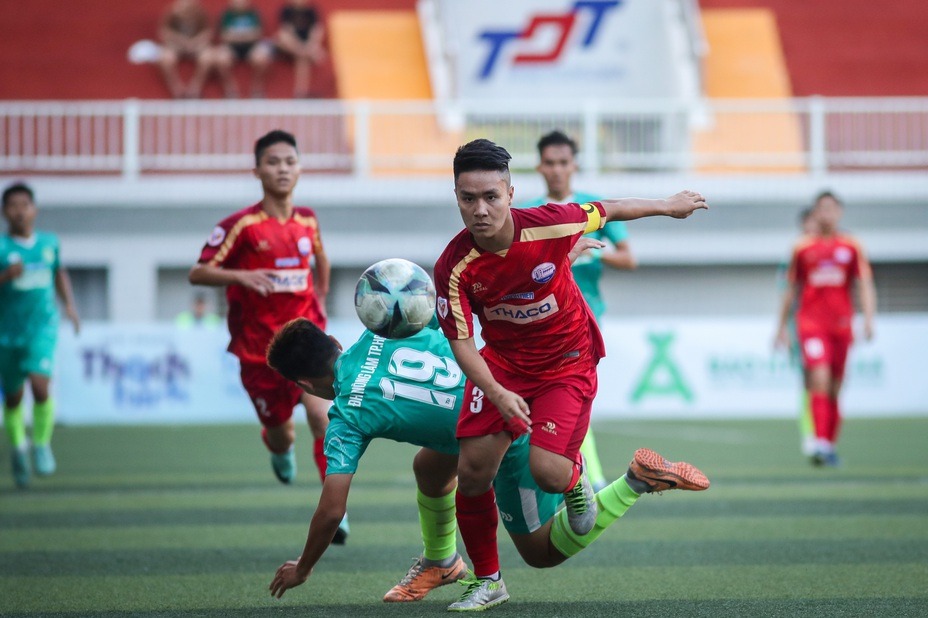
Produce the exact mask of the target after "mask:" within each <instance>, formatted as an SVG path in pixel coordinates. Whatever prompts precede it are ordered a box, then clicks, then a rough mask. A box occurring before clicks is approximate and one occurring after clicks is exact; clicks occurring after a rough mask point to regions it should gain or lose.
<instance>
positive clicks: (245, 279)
mask: <svg viewBox="0 0 928 618" xmlns="http://www.w3.org/2000/svg"><path fill="white" fill-rule="evenodd" d="M271 272H272V271H270V270H265V269H258V270H241V271H239V272H238V284H239V285H241V286H243V287H246V288H248V289H249V290H252V291H254V292H257V293H258V294H260V295H261V296H267V295H268V294H270V293H271V292H273V291H274V280H273V279H272V278H271Z"/></svg>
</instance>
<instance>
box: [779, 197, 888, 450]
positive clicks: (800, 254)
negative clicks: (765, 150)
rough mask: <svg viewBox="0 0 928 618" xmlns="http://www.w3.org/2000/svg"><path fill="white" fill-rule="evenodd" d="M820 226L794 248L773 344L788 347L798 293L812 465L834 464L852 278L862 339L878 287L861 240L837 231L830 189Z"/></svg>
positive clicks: (819, 202)
mask: <svg viewBox="0 0 928 618" xmlns="http://www.w3.org/2000/svg"><path fill="white" fill-rule="evenodd" d="M813 208H814V214H815V219H816V221H818V224H819V234H818V235H817V236H805V237H803V238H802V239H801V240H800V241H799V242H798V243H797V244H796V246H795V248H794V249H793V256H792V259H791V260H790V265H789V271H788V277H789V282H790V284H791V285H789V287H788V288H787V290H786V293H785V294H784V297H783V303H782V305H781V307H780V320H779V327H778V328H777V343H778V344H779V345H788V343H789V333H788V330H787V328H788V327H787V321H788V317H789V311H790V307H791V306H792V305H793V302H794V300H795V299H796V298H797V297H798V299H799V305H798V309H797V310H796V326H797V330H798V334H799V345H800V348H801V350H802V360H803V366H804V368H805V369H806V371H807V372H808V376H809V380H808V384H809V397H810V400H811V407H812V419H813V423H814V425H815V441H816V446H815V450H814V453H813V455H812V463H813V464H815V465H819V466H821V465H826V466H836V465H838V463H839V460H838V456H837V454H836V453H835V443H836V442H837V439H838V429H839V427H840V424H841V413H840V409H839V406H838V395H839V394H840V392H841V385H842V383H843V380H844V368H845V364H846V362H847V354H848V350H849V349H850V346H851V342H852V341H853V332H852V329H851V325H852V324H851V323H852V320H853V318H854V304H853V302H852V300H851V288H852V286H853V283H854V281H855V279H856V280H857V282H858V285H857V290H858V293H859V295H860V307H861V311H862V312H863V316H864V323H863V329H864V332H863V334H864V338H865V339H867V340H868V341H869V340H870V339H871V338H872V337H873V316H874V314H875V313H876V291H875V290H874V286H873V275H872V274H871V271H870V264H869V262H867V258H866V256H865V255H864V250H863V248H862V247H861V246H860V244H859V243H858V242H857V241H856V240H855V239H853V238H852V237H850V236H847V235H846V234H842V233H841V232H840V231H839V230H838V224H839V223H840V221H841V215H842V214H843V207H842V205H841V202H840V201H839V200H838V198H837V197H835V196H834V195H833V194H832V193H830V192H827V191H826V192H824V193H822V194H820V195H819V196H818V197H817V198H816V200H815V205H814V207H813Z"/></svg>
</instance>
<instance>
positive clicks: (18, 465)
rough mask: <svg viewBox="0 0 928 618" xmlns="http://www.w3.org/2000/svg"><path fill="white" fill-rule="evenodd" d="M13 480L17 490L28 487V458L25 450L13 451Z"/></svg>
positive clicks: (29, 472)
mask: <svg viewBox="0 0 928 618" xmlns="http://www.w3.org/2000/svg"><path fill="white" fill-rule="evenodd" d="M12 459H13V480H14V481H16V486H17V487H19V488H26V487H29V476H30V475H31V471H30V470H29V456H28V452H27V451H25V450H19V449H15V450H14V451H13V457H12Z"/></svg>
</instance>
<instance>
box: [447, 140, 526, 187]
mask: <svg viewBox="0 0 928 618" xmlns="http://www.w3.org/2000/svg"><path fill="white" fill-rule="evenodd" d="M510 159H512V155H510V154H509V153H508V152H507V151H506V149H505V148H503V147H502V146H497V145H496V144H494V143H493V142H491V141H490V140H488V139H482V138H481V139H475V140H474V141H472V142H468V143H466V144H464V145H463V146H461V147H460V148H458V151H457V152H456V153H455V154H454V180H455V181H457V179H458V176H460V175H461V174H463V173H464V172H477V171H480V172H484V171H486V172H490V171H495V172H499V173H500V175H501V176H503V177H504V178H505V179H506V182H507V183H508V182H510V181H511V179H510V176H509V161H510Z"/></svg>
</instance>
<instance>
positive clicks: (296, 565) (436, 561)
mask: <svg viewBox="0 0 928 618" xmlns="http://www.w3.org/2000/svg"><path fill="white" fill-rule="evenodd" d="M433 325H434V323H433ZM267 358H268V364H269V365H270V366H271V367H272V368H273V369H275V370H276V371H277V372H279V373H280V374H281V375H282V376H284V377H285V378H287V379H289V380H291V381H293V382H296V383H297V384H298V385H299V386H300V387H301V388H303V390H304V391H305V392H307V393H311V394H313V395H316V396H319V397H322V398H324V399H329V400H331V401H332V402H333V404H332V407H331V409H330V410H329V427H328V430H327V431H326V437H325V454H326V458H327V474H326V478H325V481H324V482H323V486H322V495H321V496H320V497H319V504H318V506H317V508H316V511H315V513H314V515H313V518H312V521H311V523H310V527H309V533H308V536H307V539H306V544H305V546H304V548H303V552H302V555H301V556H300V558H299V559H298V560H291V561H288V562H286V563H284V564H283V565H281V567H280V568H279V569H278V570H277V573H276V575H275V577H274V579H273V581H272V582H271V584H270V586H269V589H270V591H271V594H273V595H274V596H276V597H278V598H279V597H280V596H282V595H283V594H284V592H285V591H286V590H288V589H289V588H293V587H295V586H298V585H300V584H302V583H303V582H305V581H306V580H307V579H308V578H309V576H310V575H311V574H312V570H313V567H314V566H315V565H316V563H317V562H318V561H319V559H320V557H321V556H322V554H323V553H324V552H325V550H326V549H327V548H328V546H329V542H330V541H331V539H332V536H333V535H334V534H335V530H336V529H337V527H338V523H339V521H341V518H342V516H343V515H344V513H345V510H346V505H347V499H348V491H349V488H350V486H351V481H352V478H353V476H354V474H355V473H356V472H357V469H358V462H359V461H360V460H361V458H362V456H363V455H364V452H365V450H366V448H367V447H368V445H369V444H370V442H371V440H373V439H375V438H387V439H390V440H394V441H396V442H404V443H409V444H415V445H417V446H420V447H421V448H420V450H419V451H418V453H417V454H416V456H415V457H414V459H413V472H414V474H415V478H416V485H417V501H418V506H419V522H420V526H421V530H422V539H423V543H424V551H423V553H422V555H421V556H420V557H419V559H418V560H417V561H416V562H415V563H414V564H413V566H412V568H410V569H409V572H408V573H407V574H406V576H405V577H403V579H402V580H401V581H400V583H399V584H397V585H396V586H395V587H394V588H393V589H391V590H390V591H388V592H387V594H386V596H385V597H384V601H388V602H390V601H417V600H420V599H422V598H424V597H425V596H426V594H428V592H429V591H430V590H432V589H434V588H436V587H438V586H442V585H445V584H448V583H451V582H453V581H457V580H461V579H464V578H465V574H466V567H465V565H464V562H463V560H462V559H461V557H460V556H459V555H458V553H457V549H456V530H457V528H456V523H455V501H454V490H455V487H456V484H457V479H456V474H457V453H458V441H457V439H456V438H455V429H456V426H457V419H458V415H459V412H460V405H461V400H462V399H463V395H464V391H463V387H464V381H465V378H464V375H463V373H462V371H461V369H460V367H459V366H458V365H457V363H456V362H455V360H454V356H453V354H452V353H451V346H450V344H449V343H448V340H447V339H446V338H445V336H444V335H443V334H442V333H441V332H440V331H438V330H437V329H435V328H425V329H423V330H422V331H420V332H419V333H417V334H415V335H413V336H411V337H408V338H405V339H384V338H383V337H378V336H376V335H374V334H373V333H371V332H370V331H365V332H364V334H362V335H361V337H360V339H358V341H357V342H356V343H355V344H354V345H353V346H351V347H350V348H349V349H348V350H347V351H345V352H342V351H341V346H340V345H339V344H338V342H337V341H335V340H334V339H333V338H331V337H329V336H327V335H326V334H325V333H324V332H323V331H322V330H320V329H319V328H318V327H317V326H316V325H315V324H313V323H312V322H310V321H308V320H305V319H297V320H293V321H292V322H290V323H288V324H287V325H285V326H284V327H283V328H282V329H281V330H280V331H278V332H277V334H276V335H275V336H274V339H273V340H272V341H271V344H270V346H269V347H268V352H267ZM527 438H528V435H527V434H526V435H523V436H522V437H521V438H520V439H519V440H516V441H515V442H513V444H512V446H511V447H510V449H509V451H508V452H507V454H506V457H505V458H504V460H503V463H502V465H501V466H500V469H499V474H498V476H497V477H496V480H495V482H494V486H495V488H496V498H497V505H498V508H499V511H500V513H501V518H502V520H503V523H504V526H505V528H506V530H507V532H508V533H509V535H510V536H511V537H512V539H513V541H514V543H515V545H516V548H517V549H518V551H519V553H520V554H521V555H522V557H523V558H524V559H525V561H526V562H527V563H528V564H529V565H531V566H535V567H539V568H542V567H550V566H554V565H556V564H560V563H561V562H563V561H564V560H566V559H567V558H569V557H570V556H572V555H574V554H576V553H577V552H579V551H581V550H582V549H584V548H585V547H586V546H587V545H589V544H590V543H591V542H592V541H593V540H595V539H596V538H597V537H598V536H599V535H600V534H601V533H602V531H603V529H605V527H607V526H608V525H610V524H611V523H612V522H614V521H615V520H616V519H617V518H618V517H620V516H621V515H622V514H623V513H624V512H625V511H626V510H627V509H628V508H629V507H630V506H631V505H632V504H634V502H635V500H637V498H638V496H639V495H640V494H641V493H647V492H650V491H663V490H665V489H670V488H677V489H705V488H706V487H708V481H707V480H706V479H705V476H704V475H703V474H702V473H701V472H699V471H698V470H696V469H695V468H694V467H692V466H690V465H689V464H672V463H670V462H666V461H665V460H663V458H660V457H659V456H657V455H656V454H654V453H653V452H652V451H648V450H646V449H640V450H639V451H638V452H637V453H636V454H635V459H634V460H633V461H632V464H631V467H630V472H629V473H628V474H626V476H623V477H622V478H621V479H619V480H618V481H616V482H615V483H613V484H612V485H610V486H609V487H607V488H606V489H604V490H603V491H602V492H600V494H598V495H597V500H600V501H601V506H600V516H599V517H600V518H599V519H597V525H596V527H595V528H594V530H593V531H592V532H590V533H589V534H586V535H583V536H578V535H576V534H574V533H573V532H572V531H571V530H570V526H569V524H568V523H567V518H566V516H565V515H564V511H563V509H562V510H561V511H558V508H559V506H560V504H561V502H562V495H561V494H548V493H545V492H543V491H541V490H540V489H539V488H538V486H537V485H536V483H535V481H534V480H533V479H532V475H531V473H530V471H529V466H528V453H529V444H528V440H527ZM466 583H467V589H466V591H465V593H464V596H463V597H462V599H461V601H459V602H458V603H455V604H453V605H452V606H451V607H450V608H449V609H455V610H474V609H486V608H487V607H490V606H492V605H496V604H499V603H502V602H504V601H505V600H507V599H508V598H509V596H508V593H507V592H506V588H505V584H504V583H503V582H502V580H501V579H500V580H499V581H498V582H494V584H495V585H494V586H493V589H492V590H488V589H487V588H488V587H489V586H490V584H487V583H486V580H467V582H466Z"/></svg>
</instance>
